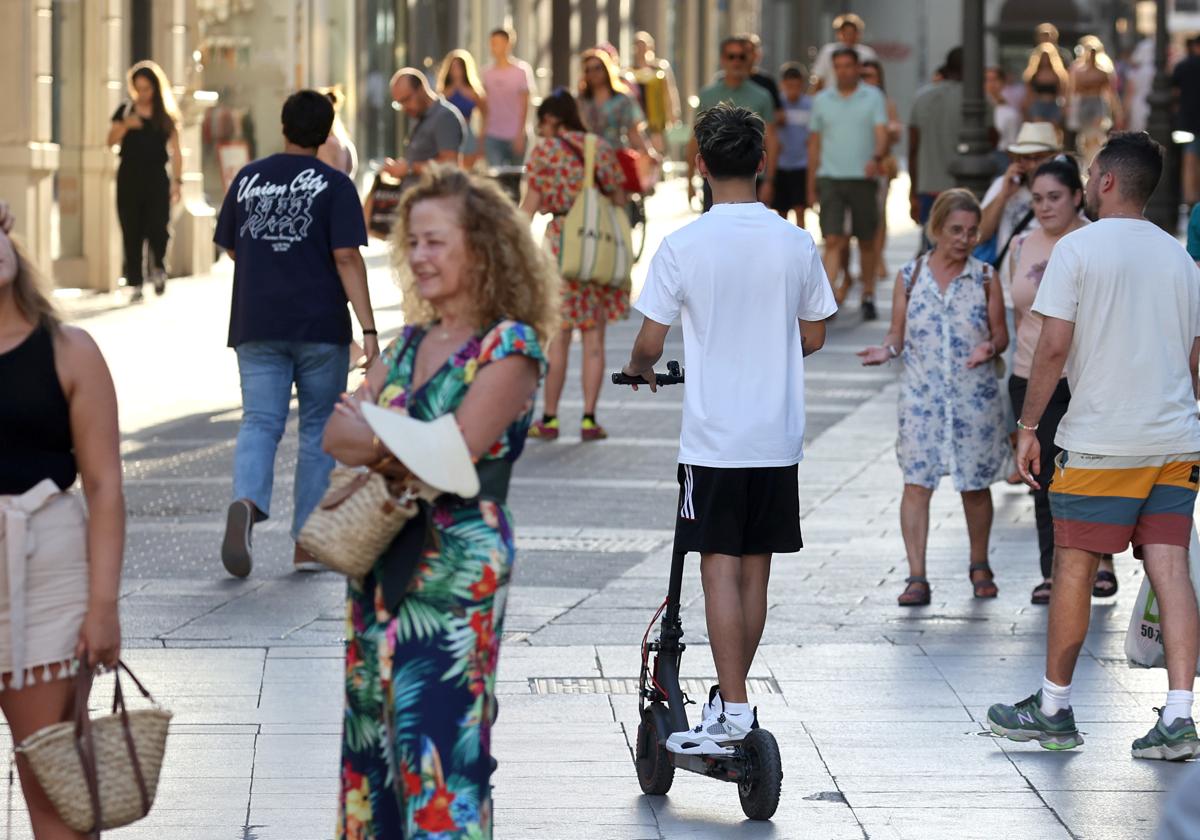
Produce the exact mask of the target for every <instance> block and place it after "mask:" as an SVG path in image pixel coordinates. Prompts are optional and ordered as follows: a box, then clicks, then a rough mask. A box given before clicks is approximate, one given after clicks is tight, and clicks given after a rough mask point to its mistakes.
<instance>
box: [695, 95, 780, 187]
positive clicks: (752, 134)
mask: <svg viewBox="0 0 1200 840" xmlns="http://www.w3.org/2000/svg"><path fill="white" fill-rule="evenodd" d="M766 130H767V128H766V124H765V123H763V120H762V117H760V116H759V115H758V114H756V113H754V112H753V111H750V110H747V109H746V108H740V107H738V106H737V105H731V104H730V103H728V102H721V103H718V104H717V105H716V106H715V107H713V108H709V109H708V110H707V111H705V112H703V113H702V114H700V117H699V118H698V119H697V120H696V128H695V133H696V145H697V146H699V147H700V157H701V158H703V159H704V165H705V166H706V167H707V168H708V174H709V175H711V176H712V177H713V178H716V179H717V180H721V179H724V178H753V177H754V175H755V173H756V172H758V166H759V163H761V161H762V156H763V137H764V136H765V134H766Z"/></svg>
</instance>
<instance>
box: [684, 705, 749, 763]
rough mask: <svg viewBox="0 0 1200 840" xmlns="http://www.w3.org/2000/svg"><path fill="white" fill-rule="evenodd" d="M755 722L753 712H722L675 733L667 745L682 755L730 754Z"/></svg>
mask: <svg viewBox="0 0 1200 840" xmlns="http://www.w3.org/2000/svg"><path fill="white" fill-rule="evenodd" d="M743 718H744V720H743ZM753 724H754V715H752V714H745V715H734V716H731V715H727V714H725V713H724V712H721V713H720V714H718V715H717V716H716V717H714V718H710V719H708V720H701V721H700V723H698V724H697V725H696V726H695V727H693V728H692V729H689V730H687V731H686V732H676V733H674V734H673V735H671V736H670V737H669V738H667V743H666V747H667V750H668V751H669V752H673V753H679V754H681V755H730V754H731V753H732V752H733V748H732V745H733V744H736V743H738V742H739V741H742V740H743V739H744V738H745V737H746V736H747V735H749V734H750V730H751V728H752V726H753Z"/></svg>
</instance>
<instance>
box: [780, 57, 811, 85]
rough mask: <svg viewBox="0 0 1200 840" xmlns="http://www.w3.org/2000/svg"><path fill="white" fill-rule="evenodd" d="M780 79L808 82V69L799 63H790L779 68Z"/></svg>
mask: <svg viewBox="0 0 1200 840" xmlns="http://www.w3.org/2000/svg"><path fill="white" fill-rule="evenodd" d="M779 78H781V79H803V80H805V81H808V68H807V67H805V66H804V65H803V64H801V63H800V62H799V61H789V62H787V63H786V64H784V65H783V66H782V67H780V68H779Z"/></svg>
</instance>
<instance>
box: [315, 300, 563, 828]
mask: <svg viewBox="0 0 1200 840" xmlns="http://www.w3.org/2000/svg"><path fill="white" fill-rule="evenodd" d="M423 332H424V328H423V327H411V326H410V327H406V328H405V330H404V333H403V335H401V336H400V338H399V339H398V340H397V341H396V342H395V343H394V344H392V345H391V346H390V347H389V348H388V349H387V351H385V352H384V354H383V363H384V365H385V366H386V367H387V379H386V380H385V383H384V387H383V389H382V391H381V393H380V397H379V404H380V405H384V406H389V407H393V408H403V409H405V410H407V411H408V413H409V414H410V415H412V416H413V417H417V418H419V419H421V420H433V419H435V418H437V417H441V416H442V415H444V414H449V413H451V412H453V411H455V410H456V409H457V408H458V407H459V405H460V404H461V403H462V401H463V398H464V397H465V396H466V394H467V389H468V388H469V387H470V385H471V382H472V381H473V380H474V378H475V375H476V373H477V372H478V371H479V369H480V368H482V367H484V366H485V365H488V364H490V363H492V362H495V361H499V360H500V359H503V358H505V357H507V356H513V355H521V356H527V357H529V358H532V359H534V360H535V361H536V362H537V363H538V367H539V369H540V370H541V372H542V373H544V372H545V364H546V361H545V357H544V356H543V354H542V350H541V347H540V346H539V344H538V340H537V336H536V334H535V333H534V331H533V329H532V328H531V327H529V326H527V325H525V324H522V323H519V322H516V321H505V322H502V323H500V324H498V325H497V326H495V327H493V328H492V329H491V330H489V331H488V332H487V333H486V334H485V335H482V336H476V337H473V338H471V339H470V340H469V341H467V342H466V343H465V344H464V345H463V346H462V347H461V348H460V349H459V350H458V352H456V353H455V354H454V355H453V356H451V357H450V358H449V359H447V360H446V362H445V363H444V364H443V365H442V366H441V368H439V369H438V371H437V372H436V373H434V375H433V376H432V377H431V378H430V379H429V381H428V382H426V383H425V384H424V385H422V386H421V387H419V388H416V389H411V387H410V386H411V383H412V377H413V366H414V363H415V360H416V356H417V348H418V346H419V345H420V338H421V336H422V335H423ZM410 337H411V338H412V341H409V338H410ZM532 411H533V407H532V401H531V404H530V408H529V410H528V411H527V412H526V413H525V415H523V416H522V417H520V418H519V419H518V420H516V421H515V422H514V423H513V424H512V425H510V426H509V427H508V428H507V429H506V430H505V431H504V433H503V434H502V435H501V436H500V439H499V440H497V441H496V443H495V444H494V445H493V446H492V447H491V449H490V450H489V451H488V452H487V453H485V454H484V455H483V457H482V458H480V460H481V461H486V460H492V459H504V460H508V461H515V460H516V459H517V458H518V457H519V456H520V454H521V450H522V449H523V448H524V446H525V435H526V432H528V431H529V422H530V419H531V417H532ZM431 521H432V524H433V527H434V529H435V530H436V532H437V536H438V538H439V539H438V540H437V544H438V545H439V546H440V551H439V550H436V549H428V550H426V552H425V554H424V556H423V558H422V562H421V563H420V565H419V566H418V567H417V571H416V574H415V575H414V577H413V580H412V583H411V584H410V585H409V588H408V593H407V595H406V596H405V598H404V600H403V601H402V602H401V604H400V608H399V610H398V612H397V614H396V615H392V614H391V613H390V612H389V611H388V608H387V606H386V604H385V600H384V597H383V593H382V587H381V585H380V583H379V580H378V578H377V577H376V574H375V572H371V573H370V574H368V575H367V576H366V577H365V578H364V579H363V580H362V581H355V580H351V581H350V582H349V584H348V586H347V597H346V625H347V626H346V713H345V717H344V719H343V725H342V771H341V778H342V784H341V797H340V807H339V810H338V824H337V837H338V838H339V840H400V838H435V837H436V838H439V840H487V838H490V837H491V836H492V814H491V798H490V795H489V777H490V775H491V751H490V748H491V727H492V708H493V707H492V699H493V697H494V696H495V683H496V661H497V657H498V656H499V653H500V635H501V630H502V624H503V620H504V602H505V598H506V596H507V593H508V582H509V579H510V577H511V575H512V566H513V558H514V555H515V543H514V539H513V531H512V520H511V518H510V516H509V512H508V508H507V507H506V506H505V505H500V504H497V503H495V502H492V501H486V500H482V501H479V502H478V503H476V504H474V505H457V506H454V507H449V506H442V505H435V506H434V508H433V509H432V511H431ZM389 734H390V736H391V737H389ZM396 770H398V773H397V772H395V771H396Z"/></svg>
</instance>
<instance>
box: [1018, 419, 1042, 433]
mask: <svg viewBox="0 0 1200 840" xmlns="http://www.w3.org/2000/svg"><path fill="white" fill-rule="evenodd" d="M1040 425H1041V423H1034V424H1033V425H1032V426H1026V425H1025V424H1024V423H1022V422H1021V418H1020V417H1018V418H1017V428H1018V429H1020V430H1021V431H1023V432H1036V431H1037V430H1038V426H1040Z"/></svg>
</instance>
